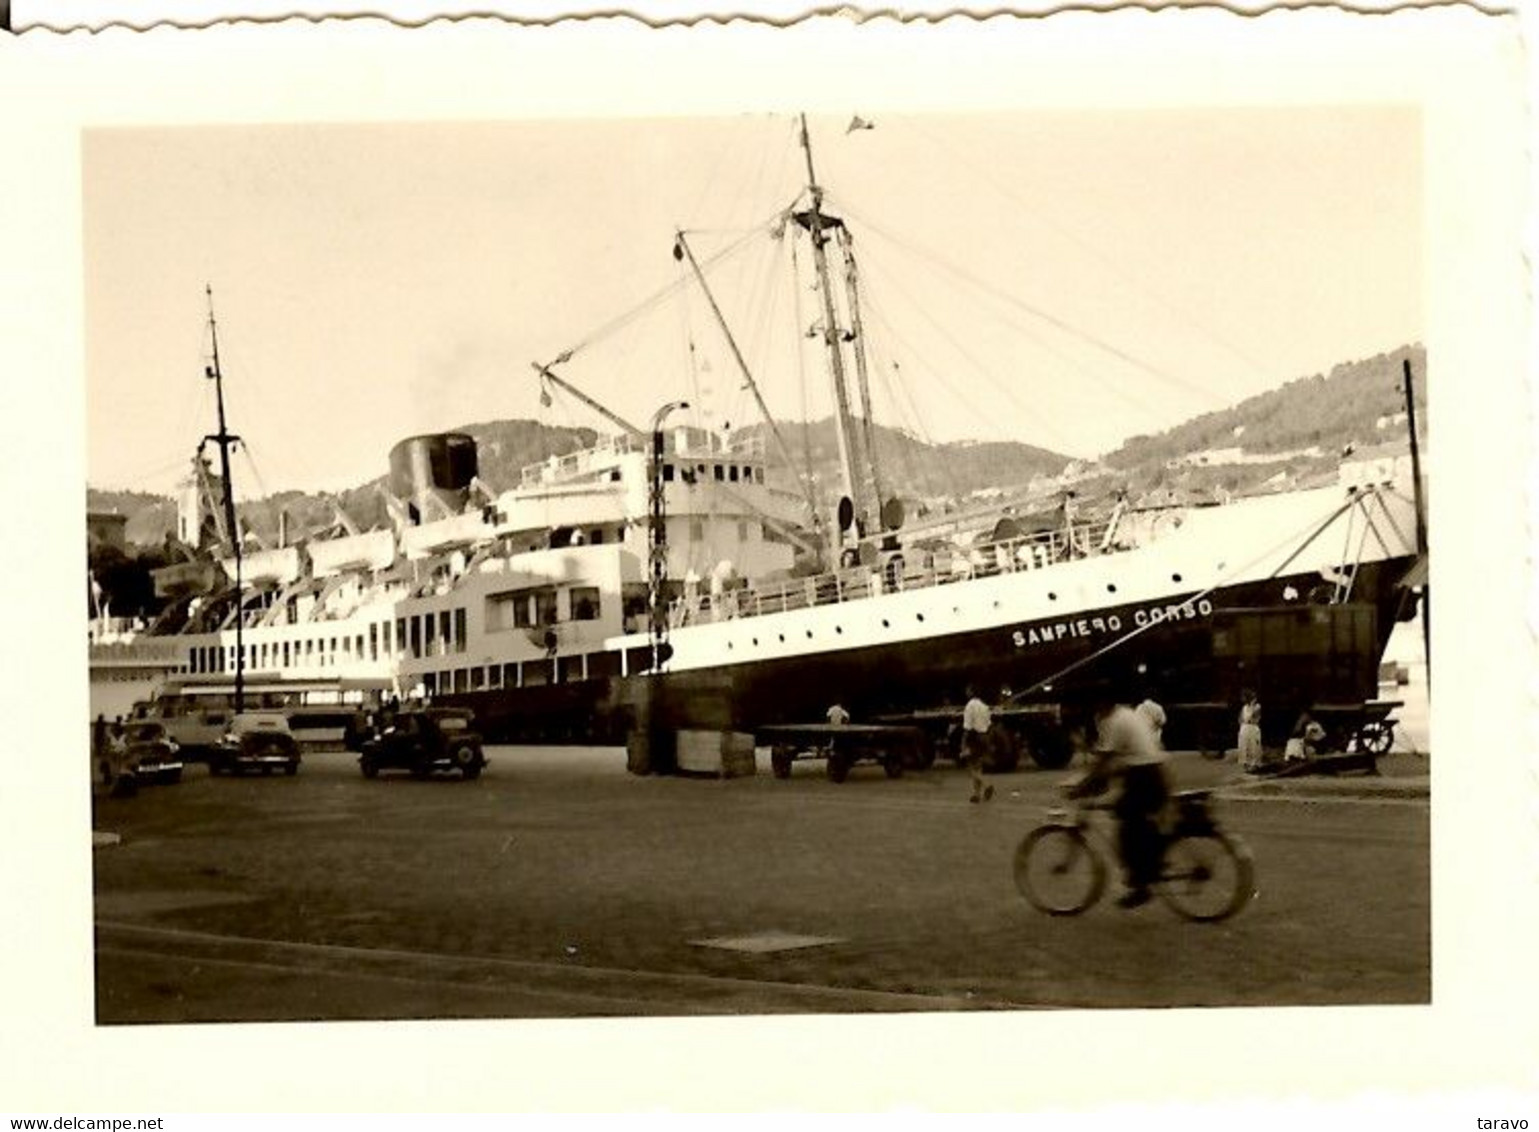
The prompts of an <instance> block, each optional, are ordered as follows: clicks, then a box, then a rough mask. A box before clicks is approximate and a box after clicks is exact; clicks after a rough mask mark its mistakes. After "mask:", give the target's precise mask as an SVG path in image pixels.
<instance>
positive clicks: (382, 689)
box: [134, 673, 392, 751]
mask: <svg viewBox="0 0 1539 1132" xmlns="http://www.w3.org/2000/svg"><path fill="white" fill-rule="evenodd" d="M242 691H243V697H242V698H243V704H242V706H243V708H244V710H246V711H275V712H281V713H283V715H284V716H286V717H287V719H288V721H289V730H290V731H292V732H293V733H294V738H295V739H297V740H298V741H299V743H300V745H301V746H302V747H305V748H307V749H311V750H318V749H320V750H324V749H340V748H342V747H345V746H346V745H347V742H348V739H349V736H350V732H351V729H352V727H353V726H354V724H355V723H356V721H357V719H358V716H359V715H360V714H365V713H369V712H374V711H377V710H378V709H379V708H380V706H381V705H382V704H383V703H384V701H385V700H386V698H387V697H388V696H389V695H390V694H391V691H392V684H391V682H390V681H389V680H371V679H359V678H356V677H354V678H349V677H341V676H332V677H321V678H317V679H285V678H283V677H279V676H269V675H263V674H260V673H257V674H253V675H251V676H248V677H246V679H245V687H244V688H243V690H242ZM234 714H235V681H234V680H233V679H231V677H230V676H229V674H228V673H225V674H222V675H221V674H213V675H208V676H173V677H170V678H168V679H166V680H165V681H164V682H162V683H161V685H160V687H159V688H158V689H156V691H155V695H154V696H153V698H151V699H150V700H147V701H141V702H140V703H139V704H137V705H135V710H134V716H135V718H141V719H156V720H160V721H161V722H162V723H164V724H165V728H166V733H167V734H168V735H170V736H171V738H173V739H175V740H176V741H177V743H179V744H180V745H181V746H182V747H183V748H190V749H191V750H192V751H201V750H207V749H208V748H210V747H212V746H213V745H214V744H215V743H217V742H219V737H220V736H221V735H223V734H224V732H225V729H226V728H227V727H228V726H229V724H230V718H231V716H233V715H234Z"/></svg>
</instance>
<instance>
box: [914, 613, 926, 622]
mask: <svg viewBox="0 0 1539 1132" xmlns="http://www.w3.org/2000/svg"><path fill="white" fill-rule="evenodd" d="M914 620H915V621H923V620H924V614H923V613H916V614H914Z"/></svg>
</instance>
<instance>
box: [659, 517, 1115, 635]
mask: <svg viewBox="0 0 1539 1132" xmlns="http://www.w3.org/2000/svg"><path fill="white" fill-rule="evenodd" d="M1109 536H1111V537H1109ZM1114 536H1115V528H1114V526H1113V524H1112V523H1110V522H1101V523H1087V524H1084V525H1080V526H1075V527H1072V528H1061V529H1058V530H1053V531H1041V532H1038V533H1035V534H1030V535H1022V536H1020V537H1017V538H1011V539H1002V540H1000V541H998V542H988V543H981V544H979V545H977V546H973V547H970V548H968V549H967V550H957V551H956V552H954V553H952V554H949V555H948V554H946V552H944V551H942V552H940V553H930V552H926V551H923V550H919V549H917V548H915V549H910V550H908V551H905V552H904V553H902V554H901V555H898V556H893V557H889V558H888V559H887V562H886V564H885V565H874V566H858V567H850V568H846V569H842V570H831V571H828V572H826V573H822V574H814V575H811V576H809V577H806V578H792V579H788V580H786V581H784V582H775V583H770V584H767V585H766V584H763V583H759V584H752V585H749V586H747V587H743V588H739V589H729V590H725V591H723V592H721V593H714V594H690V593H686V594H685V595H684V597H682V598H680V599H678V600H676V601H675V602H673V604H672V606H671V608H670V614H669V621H670V624H671V626H672V627H673V628H676V629H677V628H682V627H684V626H686V625H698V624H709V623H711V622H718V621H730V620H735V619H737V618H741V617H761V616H765V615H767V614H771V613H787V612H790V611H791V610H796V609H808V608H811V607H813V606H818V605H839V604H842V603H845V602H851V601H861V600H864V599H866V598H870V597H879V596H881V595H883V594H894V593H911V592H913V591H916V590H925V589H930V588H933V587H936V586H944V585H949V584H953V583H956V582H963V581H969V580H971V579H974V578H988V577H995V576H998V575H1002V574H1019V573H1024V572H1027V571H1032V570H1041V569H1045V568H1047V567H1049V566H1052V565H1056V564H1058V563H1060V562H1069V561H1073V560H1075V559H1081V558H1091V557H1095V556H1098V555H1103V554H1117V553H1121V552H1122V551H1125V550H1130V549H1132V546H1131V545H1130V544H1125V543H1122V542H1119V541H1117V540H1116V538H1115V537H1114Z"/></svg>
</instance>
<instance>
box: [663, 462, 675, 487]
mask: <svg viewBox="0 0 1539 1132" xmlns="http://www.w3.org/2000/svg"><path fill="white" fill-rule="evenodd" d="M663 482H664V483H672V482H673V465H672V464H664V465H663Z"/></svg>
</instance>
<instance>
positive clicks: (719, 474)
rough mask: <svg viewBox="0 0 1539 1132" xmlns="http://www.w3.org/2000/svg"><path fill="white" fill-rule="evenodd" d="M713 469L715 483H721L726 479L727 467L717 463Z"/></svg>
mask: <svg viewBox="0 0 1539 1132" xmlns="http://www.w3.org/2000/svg"><path fill="white" fill-rule="evenodd" d="M714 471H715V473H716V482H717V483H722V482H724V481H725V480H726V478H727V469H726V468H723V467H722V466H721V465H720V464H717V465H715V468H714Z"/></svg>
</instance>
